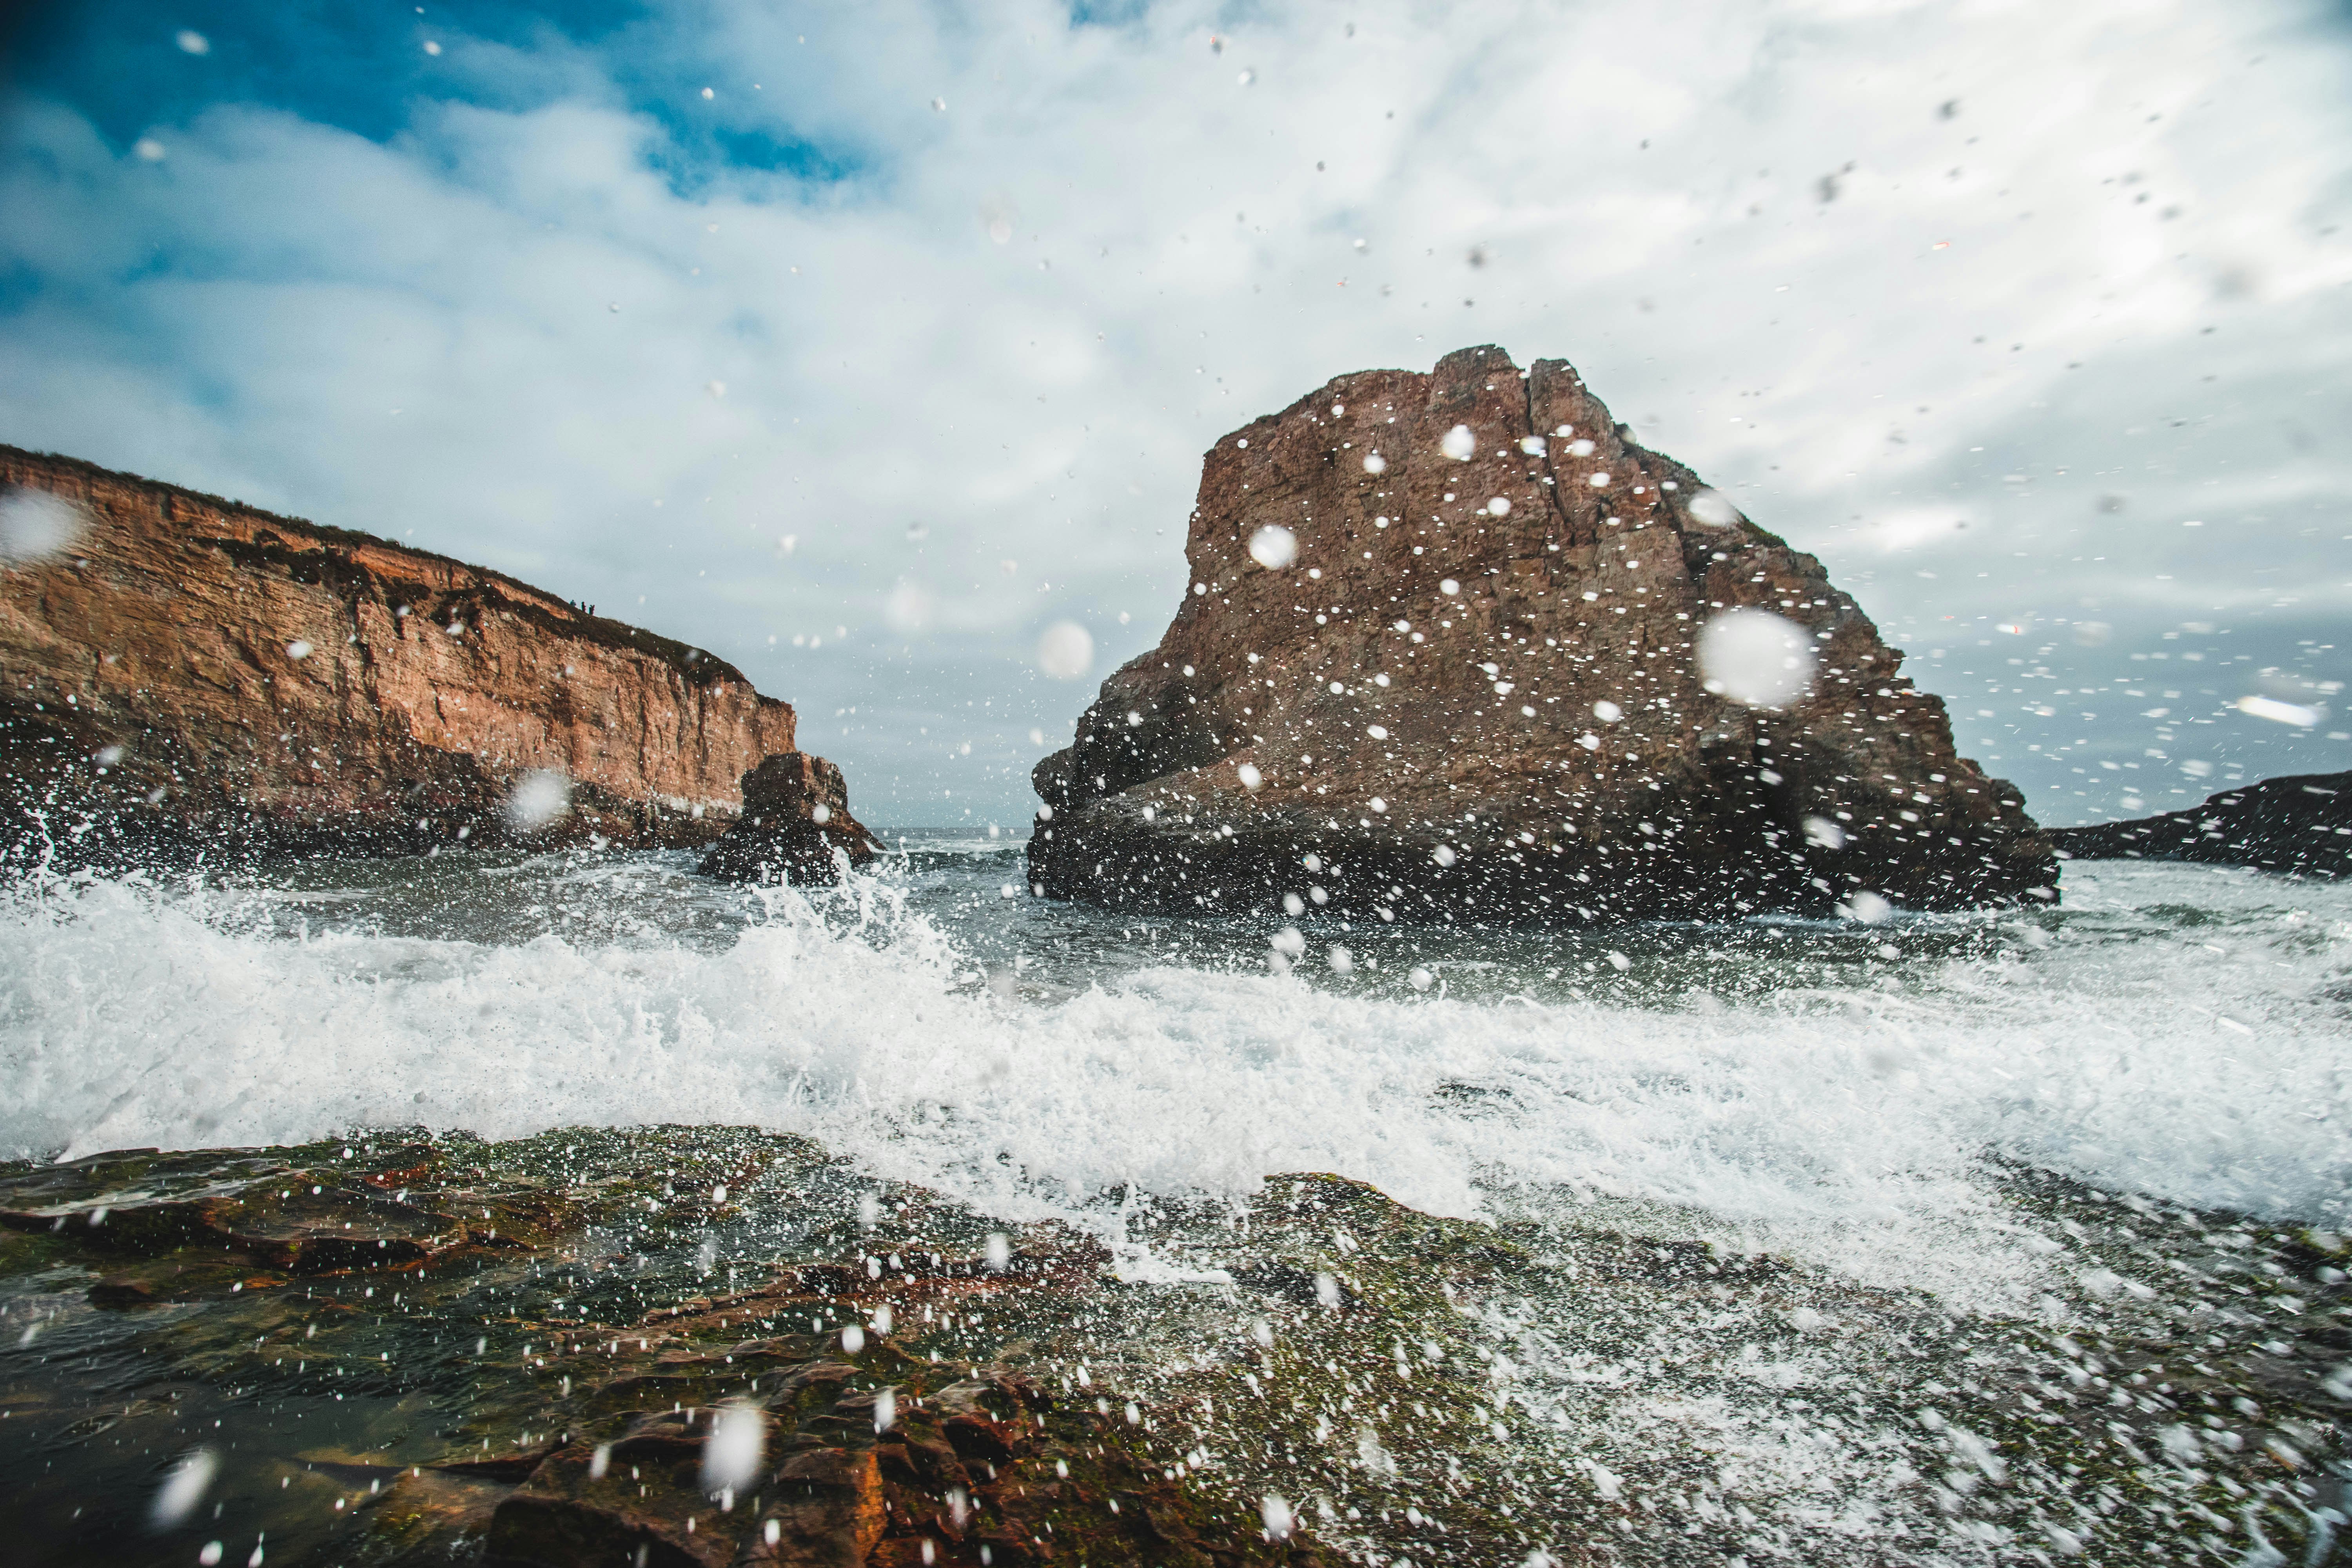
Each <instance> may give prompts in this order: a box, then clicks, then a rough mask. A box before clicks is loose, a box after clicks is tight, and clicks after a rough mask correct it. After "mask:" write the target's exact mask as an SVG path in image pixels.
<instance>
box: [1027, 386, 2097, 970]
mask: <svg viewBox="0 0 2352 1568" xmlns="http://www.w3.org/2000/svg"><path fill="white" fill-rule="evenodd" d="M1186 559H1187V561H1188V563H1189V564H1190V566H1191V574H1190V577H1191V583H1190V586H1189V591H1188V592H1187V594H1186V595H1185V598H1184V602H1183V605H1182V607H1181V609H1180V610H1179V611H1178V612H1177V615H1176V617H1175V619H1174V621H1173V622H1172V623H1171V625H1170V626H1169V628H1168V630H1167V632H1166V633H1165V634H1164V635H1163V637H1161V639H1160V646H1159V647H1156V648H1154V649H1153V650H1151V651H1150V653H1147V654H1145V655H1143V656H1142V657H1141V658H1137V659H1135V660H1132V661H1131V662H1129V664H1128V665H1126V666H1125V667H1123V668H1120V669H1119V670H1118V671H1117V672H1116V673H1115V674H1113V675H1112V676H1111V678H1110V679H1108V680H1107V681H1106V682H1104V684H1103V688H1102V691H1101V694H1100V696H1099V698H1098V699H1097V701H1096V702H1095V703H1094V705H1093V706H1092V707H1090V708H1089V709H1088V710H1087V712H1086V714H1085V715H1084V717H1083V718H1081V719H1080V721H1079V722H1078V725H1077V734H1076V741H1075V742H1074V744H1073V745H1072V746H1070V747H1069V748H1068V749H1066V750H1065V751H1063V752H1057V753H1055V755H1054V756H1052V757H1050V758H1048V759H1046V761H1045V762H1044V763H1041V764H1039V766H1038V768H1037V770H1036V773H1035V775H1034V778H1035V784H1036V787H1037V791H1038V794H1039V795H1041V796H1042V797H1043V799H1044V801H1045V811H1044V812H1041V814H1040V820H1039V824H1038V829H1037V831H1036V833H1035V835H1034V837H1033V839H1032V841H1031V848H1030V868H1031V876H1032V879H1033V880H1034V882H1035V883H1036V884H1038V885H1039V886H1040V887H1042V888H1043V889H1044V890H1045V892H1046V893H1048V894H1049V895H1052V896H1055V897H1061V898H1073V899H1085V900H1095V901H1098V902H1102V903H1106V904H1110V905H1114V906H1132V907H1139V908H1162V909H1178V910H1182V909H1214V910H1228V911H1232V910H1255V909H1268V910H1270V909H1272V908H1275V907H1276V906H1277V905H1278V904H1279V903H1280V902H1281V901H1282V900H1283V899H1284V898H1285V896H1286V895H1288V896H1290V897H1292V898H1298V899H1305V898H1307V897H1309V896H1312V897H1313V898H1314V899H1315V900H1316V901H1317V902H1318V903H1327V904H1328V905H1329V906H1330V907H1333V908H1335V909H1337V910H1340V911H1343V912H1347V913H1349V914H1352V915H1354V916H1357V917H1371V918H1379V919H1383V920H1387V919H1395V920H1423V921H1426V920H1440V919H1462V918H1465V917H1471V916H1475V917H1480V918H1485V919H1488V920H1526V921H1540V922H1544V923H1587V922H1601V921H1624V920H1636V919H1654V918H1722V917H1736V916H1738V915H1742V914H1748V913H1754V912H1758V911H1765V910H1786V911H1794V912H1801V913H1808V914H1826V913H1828V912H1830V911H1831V910H1832V909H1833V908H1834V907H1835V906H1837V905H1838V904H1840V903H1841V902H1843V901H1845V900H1848V899H1850V898H1852V897H1853V896H1854V895H1856V894H1861V893H1868V894H1872V895H1874V896H1877V897H1883V898H1885V899H1888V900H1893V901H1895V903H1897V904H1901V905H1905V906H1908V907H1912V908H1917V909H1926V910H1939V909H1955V908H1961V907H1967V906H1971V905H1978V904H1984V903H1993V902H2001V901H2014V900H2023V899H2027V898H2037V897H2038V898H2050V897H2054V896H2055V887H2056V883H2055V868H2054V862H2053V857H2052V853H2051V850H2050V847H2049V844H2048V842H2047V840H2046V839H2045V838H2044V837H2042V835H2041V834H2040V833H2039V832H2037V831H2036V830H2035V828H2034V826H2033V824H2032V821H2031V820H2030V819H2029V818H2028V817H2027V816H2025V813H2024V811H2023V808H2022V803H2021V798H2020V796H2019V795H2018V793H2017V791H2016V790H2014V789H2013V788H2011V786H2010V785H2009V784H2006V783H2004V782H2002V781H2000V780H1997V779H1992V778H1989V777H1987V776H1986V775H1985V774H1984V773H1982V772H1981V771H1980V770H1979V768H1978V767H1977V765H1976V764H1975V763H1972V762H1969V761H1968V760H1967V759H1965V758H1962V757H1960V756H1958V754H1957V753H1956V752H1955V751H1954V749H1953V743H1952V738H1951V730H1950V725H1949V723H1948V721H1947V718H1946V716H1945V712H1944V707H1943V703H1942V701H1941V700H1939V699H1938V698H1937V697H1934V696H1932V695H1930V694H1928V693H1927V692H1923V691H1920V690H1918V689H1916V688H1915V687H1914V686H1912V685H1911V683H1910V681H1909V680H1908V679H1906V678H1905V677H1903V676H1902V675H1900V674H1899V673H1898V670H1899V668H1900V666H1901V664H1902V658H1903V656H1902V654H1901V652H1900V650H1898V649H1895V648H1891V647H1888V646H1887V645H1886V644H1885V642H1884V641H1882V640H1881V639H1880V637H1879V636H1878V632H1877V628H1876V627H1875V626H1873V625H1872V623H1871V621H1870V619H1869V617H1868V616H1865V615H1864V613H1863V611H1862V609H1861V607H1860V606H1859V605H1856V604H1855V603H1854V601H1853V598H1852V597H1850V596H1849V595H1846V594H1844V593H1843V592H1841V591H1840V590H1838V589H1837V588H1836V587H1834V586H1833V585H1832V584H1831V583H1830V582H1829V580H1828V578H1827V576H1826V574H1824V572H1823V571H1822V565H1821V563H1820V562H1818V561H1817V560H1815V559H1814V558H1813V557H1811V556H1810V555H1806V554H1803V553H1801V552H1797V551H1794V550H1791V549H1790V548H1789V547H1788V546H1787V544H1785V543H1784V542H1782V541H1780V539H1778V538H1776V537H1775V536H1773V535H1772V534H1770V533H1768V532H1766V531H1764V530H1762V529H1760V528H1759V527H1757V526H1756V525H1755V524H1754V523H1752V522H1750V521H1748V520H1746V519H1745V518H1743V517H1741V516H1740V515H1739V514H1738V511H1737V510H1734V509H1733V507H1732V505H1731V503H1730V502H1729V501H1728V500H1726V499H1725V498H1723V497H1721V496H1718V495H1716V494H1714V493H1713V492H1711V491H1707V490H1706V488H1705V486H1704V485H1703V484H1702V482H1701V481H1700V480H1699V479H1698V478H1697V476H1696V475H1695V474H1693V473H1691V472H1690V471H1689V470H1688V469H1686V468H1683V467H1682V466H1681V465H1680V464H1678V463H1676V462H1675V461H1674V460H1673V459H1672V458H1665V457H1664V456H1661V455H1659V454H1657V453H1654V452H1650V451H1647V450H1645V449H1643V447H1639V446H1637V445H1635V444H1633V442H1632V441H1631V440H1630V439H1629V438H1628V437H1626V436H1625V435H1624V434H1623V433H1622V431H1621V429H1620V428H1619V426H1617V425H1616V423H1615V421H1614V420H1613V419H1612V416H1610V414H1609V411H1608V410H1607V409H1606V408H1605V407H1604V406H1602V405H1601V402H1600V400H1599V399H1598V398H1597V397H1595V396H1594V395H1592V394H1591V392H1590V391H1588V390H1587V389H1586V388H1585V386H1584V385H1583V384H1582V382H1581V381H1580V378H1579V377H1578V376H1577V374H1576V373H1575V372H1574V371H1573V370H1572V369H1571V368H1570V366H1569V365H1567V364H1566V363H1563V362H1560V361H1557V360H1538V362H1536V363H1535V364H1534V365H1533V366H1532V367H1530V368H1529V369H1528V370H1527V371H1525V372H1522V371H1521V370H1520V369H1519V368H1518V367H1517V366H1516V365H1514V364H1513V363H1511V362H1510V360H1509V358H1508V357H1507V355H1506V354H1505V353H1503V352H1502V351H1501V350H1500V349H1497V348H1491V347H1489V348H1482V349H1465V350H1462V351H1460V352H1458V353H1452V354H1449V355H1447V356H1446V357H1445V358H1444V359H1443V360H1441V361H1440V362H1439V363H1438V364H1437V367H1436V369H1435V370H1434V371H1433V373H1432V374H1427V375H1421V374H1410V373H1407V372H1402V371H1370V372H1364V373H1361V374H1355V375H1348V376H1342V377H1340V378H1339V379H1338V380H1336V381H1334V382H1332V383H1330V384H1328V385H1327V386H1325V387H1323V388H1322V389H1321V390H1320V391H1318V392H1317V393H1315V394H1314V395H1310V396H1308V397H1307V398H1304V399H1302V400H1301V401H1300V402H1298V403H1297V404H1296V405H1292V406H1291V407H1290V408H1288V409H1286V410H1284V411H1283V412H1282V413H1281V414H1279V415H1274V416H1267V417H1265V418H1262V419H1260V420H1258V421H1256V422H1255V424H1252V425H1250V426H1247V427H1245V428H1244V429H1242V430H1240V431H1236V432H1235V433H1234V435H1233V436H1231V437H1226V438H1225V439H1223V440H1221V441H1219V442H1218V443H1217V445H1216V447H1215V448H1214V449H1213V450H1212V451H1211V452H1210V454H1209V455H1208V458H1207V459H1206V462H1205V465H1204V467H1203V470H1202V481H1201V490H1200V500H1199V505H1198V507H1197V508H1196V510H1195V511H1194V512H1193V515H1192V523H1191V528H1190V531H1189V537H1188V539H1187V542H1186ZM1738 610H1747V611H1749V612H1757V611H1762V612H1767V613H1769V614H1770V615H1772V616H1778V617H1780V619H1781V620H1783V621H1785V622H1786V623H1788V624H1789V625H1790V626H1793V627H1795V628H1796V630H1795V631H1794V632H1793V633H1790V634H1788V635H1789V636H1790V638H1791V639H1792V640H1793V641H1795V642H1796V643H1798V644H1800V645H1801V646H1802V647H1809V648H1810V649H1811V657H1812V658H1813V659H1814V660H1816V661H1817V668H1816V669H1815V670H1814V672H1813V675H1812V678H1811V684H1810V690H1809V694H1808V695H1803V696H1800V697H1794V698H1791V699H1790V700H1788V701H1787V703H1786V705H1785V706H1781V707H1765V706H1750V705H1748V704H1745V703H1743V702H1741V701H1738V700H1732V697H1731V696H1730V695H1728V694H1727V690H1726V689H1725V686H1726V683H1725V681H1724V680H1723V679H1719V677H1720V676H1721V675H1722V674H1723V672H1721V671H1715V672H1712V673H1710V672H1709V671H1706V670H1702V669H1701V668H1700V666H1699V663H1698V660H1697V658H1696V641H1697V638H1698V637H1699V636H1700V634H1701V633H1702V631H1703V630H1704V629H1706V627H1707V626H1709V624H1710V623H1711V622H1714V621H1716V620H1717V619H1719V618H1721V617H1723V616H1726V615H1727V613H1729V612H1732V611H1738ZM1780 657H1781V655H1780V652H1779V651H1778V648H1777V645H1776V647H1775V648H1774V649H1773V650H1772V651H1771V652H1770V657H1769V659H1766V660H1764V662H1768V663H1773V664H1777V663H1778V662H1779V660H1780ZM1729 662H1731V663H1732V664H1735V665H1756V664H1758V663H1759V656H1758V655H1757V654H1755V652H1754V651H1753V650H1752V649H1750V650H1748V651H1747V652H1743V653H1739V654H1737V655H1735V656H1733V657H1732V658H1730V660H1729ZM1771 673H1772V672H1771V671H1770V670H1767V669H1762V668H1756V669H1744V668H1743V669H1734V670H1733V671H1732V672H1731V679H1730V682H1729V690H1731V691H1737V690H1739V689H1741V688H1742V686H1743V679H1742V678H1743V677H1744V676H1750V675H1754V676H1761V677H1769V676H1770V674H1771Z"/></svg>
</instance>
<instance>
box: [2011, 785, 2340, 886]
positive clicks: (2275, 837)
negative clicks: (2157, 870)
mask: <svg viewBox="0 0 2352 1568" xmlns="http://www.w3.org/2000/svg"><path fill="white" fill-rule="evenodd" d="M2050 838H2051V841H2052V842H2053V844H2055V845H2056V846H2057V847H2058V853H2059V854H2060V855H2061V856H2063V857H2064V858H2067V859H2070V860H2201V861H2208V862H2211V863H2215V864H2219V865H2223V866H2253V867H2258V868H2261V869H2263V870H2265V871H2282V872H2285V873H2288V874H2290V875H2294V876H2304V877H2343V876H2352V773H2299V774H2295V775H2294V776H2292V777H2287V778H2276V779H2264V780H2263V782H2262V783H2260V784H2248V785H2245V786H2244V787H2242V788H2239V789H2230V790H2224V791H2222V792H2221V794H2220V795H2212V796H2210V797H2208V798H2207V800H2206V802H2205V804H2204V805H2200V806H2197V807H2195V808H2194V809H2192V810H2189V811H2167V812H2161V813H2158V815H2157V816H2140V817H2134V818H2132V819H2131V820H2129V821H2127V822H2098V823H2093V824H2091V825H2090V826H2084V827H2059V828H2053V829H2052V830H2051V833H2050Z"/></svg>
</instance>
